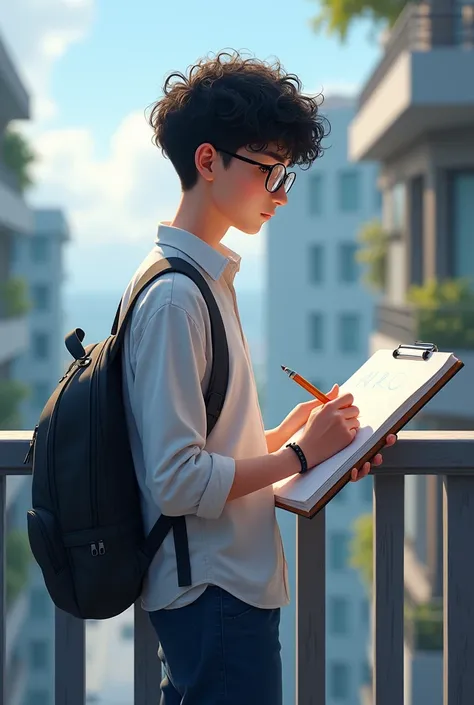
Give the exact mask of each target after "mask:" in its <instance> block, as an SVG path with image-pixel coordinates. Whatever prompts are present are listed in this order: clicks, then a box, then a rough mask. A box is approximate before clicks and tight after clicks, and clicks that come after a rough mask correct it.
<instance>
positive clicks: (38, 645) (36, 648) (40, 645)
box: [30, 640, 49, 671]
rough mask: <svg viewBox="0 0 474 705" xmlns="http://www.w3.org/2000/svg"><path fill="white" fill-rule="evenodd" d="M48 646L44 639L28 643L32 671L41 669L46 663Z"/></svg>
mask: <svg viewBox="0 0 474 705" xmlns="http://www.w3.org/2000/svg"><path fill="white" fill-rule="evenodd" d="M48 648H49V644H48V642H46V641H39V640H34V641H32V642H31V643H30V664H31V668H32V669H33V670H34V671H41V670H43V669H45V668H46V667H47V665H48Z"/></svg>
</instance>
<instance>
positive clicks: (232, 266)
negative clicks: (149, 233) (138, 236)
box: [155, 222, 241, 281]
mask: <svg viewBox="0 0 474 705" xmlns="http://www.w3.org/2000/svg"><path fill="white" fill-rule="evenodd" d="M155 244H156V245H168V246H170V247H175V248H176V249H177V250H180V251H181V252H183V253H184V254H186V255H188V257H191V259H193V260H194V261H195V262H196V264H198V265H199V266H200V267H201V268H202V269H204V271H205V272H206V273H207V274H208V275H209V276H210V277H211V278H212V279H214V280H215V281H217V280H218V279H219V277H220V276H221V275H222V274H223V273H224V271H225V270H226V268H228V273H229V275H230V276H231V277H234V276H235V274H236V273H237V272H238V271H239V269H240V260H241V258H240V255H238V254H237V253H236V252H233V251H232V250H230V249H229V248H228V247H226V246H225V245H222V243H221V244H219V249H218V250H217V249H215V248H214V247H211V245H208V244H207V242H204V240H201V238H199V237H197V236H196V235H193V234H192V233H190V232H188V231H187V230H182V229H181V228H175V227H174V226H173V225H170V224H169V223H166V222H163V223H160V224H159V225H158V232H157V234H156V238H155Z"/></svg>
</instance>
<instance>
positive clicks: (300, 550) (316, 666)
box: [295, 509, 326, 705]
mask: <svg viewBox="0 0 474 705" xmlns="http://www.w3.org/2000/svg"><path fill="white" fill-rule="evenodd" d="M325 701H326V522H325V510H324V509H322V510H321V511H320V512H318V514H316V516H315V517H314V518H313V519H311V520H310V519H306V518H303V517H298V521H297V526H296V701H295V702H296V705H324V703H325Z"/></svg>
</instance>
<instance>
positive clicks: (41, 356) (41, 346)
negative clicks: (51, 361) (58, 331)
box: [31, 333, 49, 360]
mask: <svg viewBox="0 0 474 705" xmlns="http://www.w3.org/2000/svg"><path fill="white" fill-rule="evenodd" d="M31 343H32V348H33V355H34V356H35V357H36V358H37V359H38V360H45V359H46V358H47V357H48V354H49V338H48V336H47V334H46V333H33V335H32V336H31Z"/></svg>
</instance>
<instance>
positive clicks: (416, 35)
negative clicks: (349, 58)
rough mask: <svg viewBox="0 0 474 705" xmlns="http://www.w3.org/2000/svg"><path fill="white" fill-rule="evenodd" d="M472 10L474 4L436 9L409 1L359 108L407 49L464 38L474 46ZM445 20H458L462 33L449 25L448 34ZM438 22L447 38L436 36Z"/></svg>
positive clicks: (454, 42)
mask: <svg viewBox="0 0 474 705" xmlns="http://www.w3.org/2000/svg"><path fill="white" fill-rule="evenodd" d="M472 10H473V8H472V6H469V5H468V6H464V7H462V8H459V9H456V10H452V11H450V12H437V11H433V10H432V9H431V7H429V6H428V7H422V8H420V7H419V5H417V4H414V3H407V4H406V5H405V7H404V8H403V10H402V11H401V13H400V15H399V16H398V18H397V20H396V21H395V23H394V25H393V27H392V28H391V29H390V31H389V34H388V38H387V40H386V42H385V45H384V47H383V55H382V57H381V59H380V61H379V63H378V64H377V66H376V67H375V69H374V70H373V71H372V73H371V74H370V76H369V78H368V79H367V81H366V83H365V85H364V87H363V88H362V90H361V92H360V93H359V97H358V101H357V103H358V108H359V109H360V108H362V106H363V105H364V104H365V103H366V102H367V100H368V99H369V97H370V96H371V94H372V93H373V91H374V89H375V87H376V86H377V85H378V83H379V81H380V79H381V78H382V77H383V76H384V75H385V73H386V72H387V70H388V68H389V66H391V65H392V64H393V63H394V61H395V59H396V58H397V57H398V56H400V54H401V53H402V52H403V51H404V50H406V49H411V50H413V51H426V50H429V49H431V48H432V46H433V45H434V46H458V45H459V44H462V43H463V41H467V42H468V43H469V45H470V46H471V47H474V13H473V11H472ZM446 20H451V21H459V22H460V24H461V30H462V31H461V34H460V35H458V34H457V33H456V32H455V31H454V27H453V26H452V27H450V28H449V32H450V34H448V32H447V30H446V27H445V26H444V27H443V25H447V24H448V23H447V22H446ZM433 21H434V22H433ZM436 21H437V24H439V27H441V28H443V30H444V31H443V34H442V35H441V34H440V37H441V36H444V38H445V39H444V41H441V39H440V37H437V34H436V32H437V31H438V30H439V27H436V31H434V30H433V26H432V24H435V22H436ZM433 40H434V41H433Z"/></svg>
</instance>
